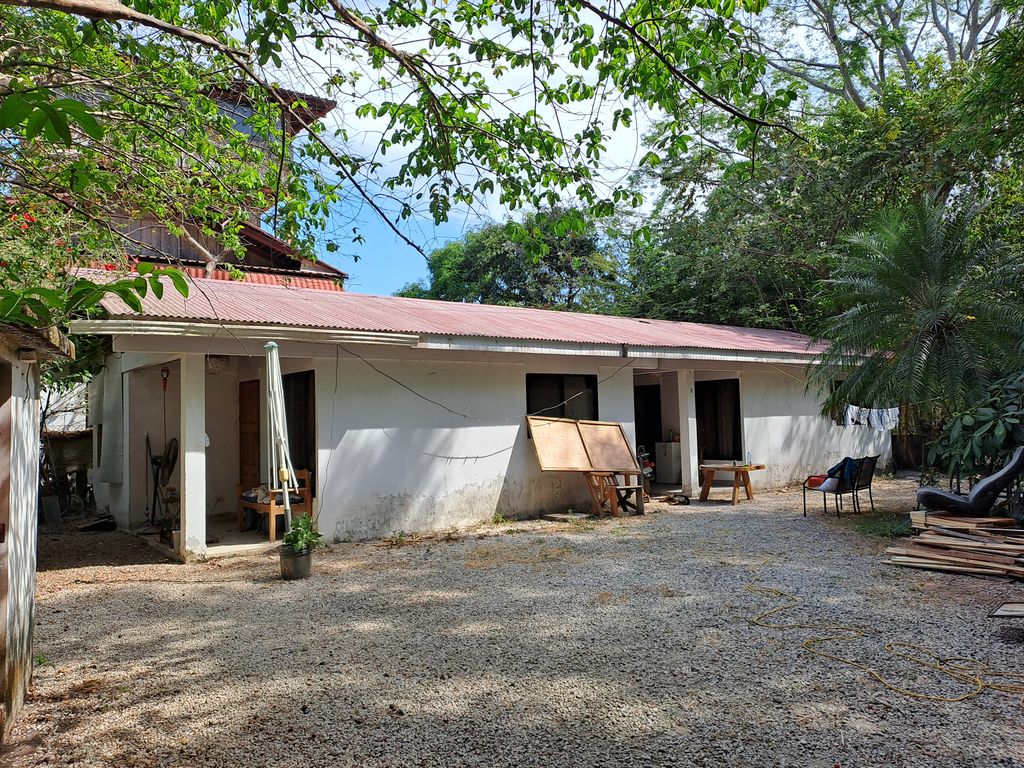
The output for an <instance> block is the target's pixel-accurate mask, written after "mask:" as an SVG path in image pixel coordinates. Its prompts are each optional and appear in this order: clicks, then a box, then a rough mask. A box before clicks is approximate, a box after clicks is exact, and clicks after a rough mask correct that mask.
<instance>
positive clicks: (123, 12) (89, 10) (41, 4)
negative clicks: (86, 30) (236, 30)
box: [0, 0, 246, 55]
mask: <svg viewBox="0 0 1024 768" xmlns="http://www.w3.org/2000/svg"><path fill="white" fill-rule="evenodd" d="M0 4H2V5H13V6H16V7H20V8H36V9H39V10H47V11H60V12H61V13H67V14H70V15H73V16H82V17H84V18H86V19H96V20H97V21H131V22H135V23H136V24H141V25H142V26H144V27H149V28H150V29H156V30H159V31H160V32H166V33H167V34H169V35H173V36H174V37H177V38H180V39H182V40H187V41H189V42H192V43H197V44H199V45H202V46H203V47H205V48H212V49H214V50H216V51H219V52H220V53H231V54H234V55H246V54H244V53H243V52H242V51H239V50H236V49H234V48H232V47H231V46H229V45H227V44H226V43H222V42H221V41H220V40H218V39H217V38H215V37H211V36H210V35H207V34H204V33H203V32H196V31H195V30H193V29H188V28H186V27H181V26H178V25H177V24H172V23H171V22H169V21H164V20H163V19H158V18H157V17H156V16H151V15H150V14H148V13H142V12H141V11H136V10H135V9H134V8H129V7H128V6H127V5H124V4H122V3H120V2H118V0H0Z"/></svg>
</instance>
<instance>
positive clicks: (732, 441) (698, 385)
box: [693, 379, 743, 461]
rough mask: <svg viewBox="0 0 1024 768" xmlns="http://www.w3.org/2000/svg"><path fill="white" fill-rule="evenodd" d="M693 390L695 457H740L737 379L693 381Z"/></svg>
mask: <svg viewBox="0 0 1024 768" xmlns="http://www.w3.org/2000/svg"><path fill="white" fill-rule="evenodd" d="M693 392H694V400H695V405H696V408H697V460H698V461H731V460H734V459H736V460H740V459H742V458H743V424H742V422H741V420H740V380H739V379H720V380H718V381H697V382H694V387H693Z"/></svg>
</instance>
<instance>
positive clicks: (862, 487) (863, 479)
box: [853, 456, 879, 514]
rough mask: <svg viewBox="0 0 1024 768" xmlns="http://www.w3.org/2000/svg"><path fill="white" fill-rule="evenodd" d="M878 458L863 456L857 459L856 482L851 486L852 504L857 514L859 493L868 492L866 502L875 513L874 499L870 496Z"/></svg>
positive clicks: (858, 510)
mask: <svg viewBox="0 0 1024 768" xmlns="http://www.w3.org/2000/svg"><path fill="white" fill-rule="evenodd" d="M878 459H879V457H878V456H865V457H864V458H862V459H857V462H858V464H859V467H858V470H857V480H856V482H854V484H853V504H854V508H855V509H856V511H857V513H858V514H860V492H861V491H867V492H868V501H869V502H870V503H871V511H872V512H874V511H875V497H874V496H873V495H872V494H871V483H872V481H873V480H874V479H875V469H877V468H878Z"/></svg>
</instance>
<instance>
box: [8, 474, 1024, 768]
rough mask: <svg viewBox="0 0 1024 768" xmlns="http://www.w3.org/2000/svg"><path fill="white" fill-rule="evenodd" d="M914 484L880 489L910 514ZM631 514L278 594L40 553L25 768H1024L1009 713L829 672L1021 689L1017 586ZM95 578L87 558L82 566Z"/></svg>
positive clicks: (818, 543) (484, 541) (729, 525)
mask: <svg viewBox="0 0 1024 768" xmlns="http://www.w3.org/2000/svg"><path fill="white" fill-rule="evenodd" d="M912 491H913V484H912V483H908V482H905V481H894V480H888V481H884V482H882V483H881V485H880V487H879V488H878V492H877V493H876V500H877V501H879V502H880V505H881V506H882V507H883V508H888V509H891V510H907V509H909V507H910V499H911V495H912ZM655 508H656V510H657V514H652V515H648V516H645V517H643V518H629V519H621V520H605V521H601V522H597V523H582V524H568V525H561V526H559V525H554V524H548V523H539V522H531V523H515V524H507V525H501V526H488V527H487V528H486V529H481V530H480V531H476V532H473V533H471V534H465V535H462V536H460V537H453V538H452V539H451V540H444V539H435V540H429V541H414V542H412V543H404V542H400V543H401V544H402V545H401V546H396V545H394V543H393V544H392V545H391V546H388V545H386V544H383V543H379V544H376V545H374V544H361V545H336V546H332V547H330V548H327V549H325V550H323V551H321V552H318V554H317V558H316V563H315V574H314V577H313V578H312V579H311V580H309V581H308V582H302V583H294V582H292V583H285V582H282V581H280V580H279V579H277V578H276V570H277V561H276V558H274V557H272V556H264V557H258V558H246V559H236V560H230V561H220V562H214V563H210V564H206V565H199V566H193V567H184V566H177V565H172V564H168V563H163V562H160V561H159V559H158V556H157V555H155V554H154V553H153V552H151V551H150V550H148V549H147V548H145V547H144V546H143V545H141V544H139V543H137V542H136V541H135V540H134V539H132V538H131V537H129V536H126V535H123V534H91V535H85V534H68V533H65V534H63V535H54V534H52V533H45V532H44V535H43V536H42V539H41V545H40V549H41V567H42V571H41V573H40V575H39V590H38V591H39V610H38V628H37V650H38V652H39V653H41V654H42V655H43V656H44V657H45V661H44V662H43V663H42V664H41V665H40V666H38V667H37V669H36V676H35V684H34V688H33V691H32V694H31V697H30V700H29V702H28V704H27V705H26V709H25V710H24V712H23V717H22V719H21V720H20V721H19V723H18V724H17V726H16V728H15V732H14V738H13V742H14V743H13V746H12V749H11V752H10V753H9V754H8V755H7V756H6V758H7V764H8V765H11V766H12V768H13V767H20V766H30V765H32V766H35V765H47V766H118V767H119V768H121V767H125V768H131V767H132V766H182V767H184V766H189V767H196V768H198V767H201V766H202V767H205V766H239V765H243V766H293V765H294V766H370V767H373V766H487V767H488V768H490V767H492V766H587V767H588V768H589V767H591V766H661V765H681V766H685V765H692V766H724V765H740V766H755V765H772V766H823V767H824V768H834V766H837V765H838V766H841V767H842V768H846V767H847V766H887V767H891V766H931V767H942V766H949V767H950V768H953V767H954V766H956V767H957V768H962V767H963V766H1006V765H1013V766H1018V765H1021V766H1024V728H1022V725H1024V710H1022V709H1021V707H1020V703H1019V698H1020V697H1019V696H1013V695H1010V694H1007V693H1002V692H998V691H991V690H989V691H986V692H984V693H983V694H982V695H980V696H978V697H976V698H973V699H971V700H969V701H965V702H962V703H955V704H954V703H941V702H931V701H921V700H917V699H912V698H907V697H905V696H902V695H899V694H897V693H895V692H893V691H891V690H889V689H887V688H885V687H883V686H882V685H881V684H879V683H878V682H877V681H875V680H874V679H872V678H871V677H870V676H868V675H867V674H866V673H865V672H864V671H862V670H859V669H855V668H852V667H849V666H844V665H842V664H839V663H837V662H835V661H833V660H829V659H825V658H821V657H818V656H814V655H812V654H810V653H808V652H807V651H806V650H804V649H803V648H802V647H801V643H802V642H803V641H804V640H807V639H810V638H814V637H822V636H825V635H827V634H828V632H827V631H826V632H823V631H821V630H808V629H768V628H762V627H758V626H754V625H752V624H751V623H750V622H749V621H748V619H749V618H750V617H752V616H755V615H757V614H758V613H760V612H762V611H765V610H768V609H770V608H773V607H775V606H777V605H780V604H782V603H783V602H784V601H782V600H779V599H777V598H772V597H770V596H766V595H763V594H755V593H752V592H749V591H746V589H745V587H746V586H747V585H748V584H749V583H750V582H751V581H752V579H757V584H759V585H762V586H766V587H774V588H778V589H781V590H784V591H786V592H789V593H793V594H795V595H797V596H798V597H799V598H800V600H801V603H800V605H799V606H798V607H797V608H795V609H793V610H792V611H788V612H786V613H783V614H777V615H775V616H773V617H771V619H770V621H773V622H778V623H827V624H833V625H834V624H843V625H854V626H858V627H863V628H865V629H866V630H868V631H869V632H870V633H871V634H870V635H869V636H868V637H866V638H863V639H859V640H856V641H854V642H849V643H828V644H826V645H825V646H824V648H823V649H824V650H827V651H829V652H833V653H836V654H840V655H845V656H847V657H850V658H854V659H856V660H858V661H860V662H863V663H866V664H869V665H871V666H873V667H876V668H877V669H878V670H879V671H880V672H881V673H883V674H885V675H888V676H890V677H891V679H892V680H893V681H894V682H896V683H899V684H902V685H906V686H913V687H915V688H916V689H919V690H924V691H930V692H933V693H945V694H947V695H949V694H959V693H963V692H965V691H966V690H968V689H969V686H965V685H963V684H961V683H956V682H955V681H952V680H949V679H948V678H944V677H941V676H938V675H937V674H935V673H934V672H931V671H929V670H927V669H924V668H921V667H914V666H912V665H910V664H908V663H906V662H904V661H901V660H899V659H896V658H894V657H892V656H889V655H887V654H886V653H885V652H884V651H883V650H882V645H883V644H884V643H885V642H888V641H911V642H914V643H919V644H921V645H923V646H926V647H928V648H932V649H935V650H937V651H940V652H942V653H945V654H948V655H956V654H966V655H971V656H974V657H975V658H978V659H982V660H984V661H986V662H987V663H989V664H990V665H991V666H992V667H993V668H997V669H1005V670H1014V669H1019V668H1020V661H1021V651H1022V650H1024V622H1018V623H1014V622H1013V621H1005V620H1004V621H1003V622H999V621H997V620H994V619H988V618H986V614H987V613H988V611H989V610H990V609H991V607H992V606H993V605H994V604H996V603H997V602H999V601H1000V600H1003V599H1009V598H1013V597H1016V598H1017V599H1020V597H1021V589H1020V587H1019V586H1018V585H1014V584H1007V583H1003V582H994V581H986V580H981V579H972V578H969V577H962V576H951V575H945V574H929V573H926V572H922V571H909V570H906V571H905V570H897V569H895V568H893V567H892V566H888V565H885V564H883V563H882V559H883V556H882V550H883V549H884V547H885V546H886V541H885V540H884V539H881V538H877V537H869V536H866V535H863V534H860V533H857V532H856V531H855V530H854V529H853V527H852V523H851V522H850V521H847V520H846V519H845V518H844V520H843V521H839V522H837V521H836V519H835V518H834V517H830V518H826V517H824V516H823V515H822V513H821V512H820V508H816V509H815V513H814V514H812V515H811V516H809V517H807V518H804V517H802V516H801V514H800V495H799V493H798V492H797V493H795V494H794V493H792V492H790V493H776V494H765V495H763V496H761V497H760V498H758V499H757V501H756V503H753V504H749V503H748V504H741V505H740V506H738V507H730V506H727V505H724V504H708V505H694V506H690V507H665V506H660V507H659V506H657V505H655ZM98 552H102V553H104V554H106V555H107V558H106V562H104V558H100V557H97V553H98Z"/></svg>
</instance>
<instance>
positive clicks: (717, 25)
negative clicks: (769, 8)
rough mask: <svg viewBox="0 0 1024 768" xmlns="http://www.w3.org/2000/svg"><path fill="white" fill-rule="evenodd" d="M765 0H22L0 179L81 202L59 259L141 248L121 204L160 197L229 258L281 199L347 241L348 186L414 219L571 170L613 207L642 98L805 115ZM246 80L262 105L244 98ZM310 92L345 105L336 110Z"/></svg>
mask: <svg viewBox="0 0 1024 768" xmlns="http://www.w3.org/2000/svg"><path fill="white" fill-rule="evenodd" d="M762 7H763V0H741V2H740V3H736V2H735V0H727V1H720V0H672V2H670V3H668V4H666V3H658V4H657V5H652V4H650V3H649V2H646V1H644V2H629V3H621V4H614V5H611V6H603V5H597V4H594V3H591V2H589V0H543V1H537V0H531V1H530V2H527V1H526V0H512V1H511V2H506V3H502V4H494V3H492V2H490V1H489V0H458V1H457V2H452V3H431V2H409V1H408V0H401V1H400V2H399V1H398V0H393V1H392V2H388V3H383V4H378V5H375V6H372V7H370V8H368V9H363V10H360V9H357V8H356V7H354V6H349V5H346V4H344V3H342V2H340V0H302V1H301V2H296V3H285V4H282V3H278V2H269V0H257V1H256V2H251V1H250V2H245V3H242V2H238V1H237V0H202V1H201V2H190V3H187V4H182V3H178V2H174V1H173V0H171V1H170V2H164V1H163V0H158V1H157V2H149V1H147V2H134V3H130V4H124V3H120V2H117V1H116V0H113V1H110V0H25V1H24V2H8V3H5V4H3V5H2V6H0V98H2V99H3V101H2V103H0V131H2V134H0V138H2V142H0V174H2V181H0V183H2V184H3V185H4V187H5V194H6V195H7V206H8V207H9V209H10V211H11V212H12V213H26V212H27V213H30V214H31V215H33V216H36V217H37V218H44V217H45V218H46V220H47V221H48V222H57V221H59V222H60V223H61V227H62V228H63V230H62V234H63V235H65V236H62V237H59V238H54V242H56V240H57V239H60V240H61V241H62V242H63V243H65V245H63V246H55V248H56V249H57V250H51V251H48V252H47V253H46V254H45V257H46V258H49V259H50V260H52V261H53V262H54V263H55V265H56V266H58V267H61V266H66V264H67V262H68V261H69V259H72V260H73V258H74V257H78V256H83V255H84V258H87V259H91V260H95V259H96V258H97V257H98V258H100V259H101V260H104V259H107V258H111V259H113V258H114V257H117V256H119V255H123V254H124V251H125V248H124V245H125V242H126V241H129V242H130V239H131V234H130V227H129V228H126V227H123V226H112V225H111V222H112V221H116V220H117V219H118V218H119V217H121V216H123V215H127V216H128V217H129V218H131V219H140V218H153V219H155V220H156V221H158V222H159V223H160V224H161V225H163V226H164V227H166V228H167V230H168V231H169V232H170V233H171V234H173V235H174V236H176V237H184V238H186V239H189V240H190V242H191V243H192V244H193V245H195V246H196V247H197V248H199V249H200V250H201V251H203V252H204V254H205V255H206V257H207V259H208V261H210V262H216V261H217V260H218V259H219V258H220V257H221V256H222V254H223V253H224V252H230V251H237V250H238V249H239V248H240V243H239V240H238V232H239V229H240V227H241V226H242V225H243V223H244V222H245V221H246V220H251V219H252V217H254V216H258V215H259V214H260V212H262V211H265V210H270V211H271V213H270V215H269V216H268V217H267V221H268V222H269V225H270V226H271V227H272V228H273V229H274V231H275V233H276V234H278V235H279V236H281V237H283V238H285V239H286V240H288V241H290V242H292V243H293V244H295V245H297V246H298V247H300V248H305V249H306V250H307V252H309V253H312V252H313V239H314V238H320V239H321V240H322V241H324V243H323V244H324V245H325V247H326V248H327V250H328V251H337V250H340V249H343V248H344V247H345V245H346V240H347V239H356V240H358V239H360V238H361V237H362V235H361V233H360V232H359V230H358V227H355V228H353V229H352V230H350V231H348V232H346V233H344V234H342V233H340V232H325V231H324V229H325V227H326V226H327V222H328V220H329V214H330V213H331V210H332V208H334V207H337V206H338V205H339V204H344V205H348V206H356V205H362V206H365V207H368V208H369V209H370V210H372V211H373V212H375V213H376V214H377V215H379V216H380V217H382V218H383V220H384V221H386V222H387V223H388V224H389V225H390V226H392V227H393V228H394V230H395V232H396V233H398V235H399V236H400V237H403V238H406V239H407V240H409V238H408V236H407V235H406V233H405V230H404V228H403V226H402V221H403V220H405V219H408V218H410V217H413V216H416V215H426V216H429V217H430V218H432V219H433V220H434V221H435V222H442V221H444V220H446V219H447V218H448V216H449V215H450V213H451V211H452V209H453V207H459V206H461V207H465V206H473V205H477V204H480V203H481V201H482V200H484V199H486V198H488V197H490V196H492V195H493V196H494V197H496V199H497V201H498V202H499V203H500V204H501V205H503V206H505V207H507V208H508V209H516V208H519V207H522V206H539V205H553V204H557V203H558V202H559V201H560V200H561V198H562V196H563V195H565V194H571V195H572V196H573V197H574V198H576V199H577V200H578V201H579V203H580V205H582V206H583V207H584V208H586V209H587V210H588V211H589V212H590V213H593V214H598V215H599V214H602V213H608V212H610V211H611V210H612V209H614V207H615V206H616V205H618V204H622V203H634V202H637V200H638V197H637V195H636V194H635V192H634V191H633V190H632V189H631V188H630V187H629V185H628V184H626V183H607V182H605V181H604V180H603V179H602V178H601V176H600V173H599V171H600V169H601V163H602V161H603V158H604V154H605V151H606V147H607V144H608V142H609V140H610V137H611V136H612V134H613V133H615V132H616V131H625V130H634V128H633V121H634V116H635V115H636V114H637V112H638V111H654V112H657V113H659V114H667V115H672V116H673V117H672V119H671V120H670V121H668V122H667V123H666V128H665V131H666V136H667V137H669V138H667V139H666V142H667V144H666V145H667V146H668V145H671V144H673V143H682V144H685V143H686V142H688V141H689V140H690V137H691V135H692V133H693V130H692V129H693V126H694V120H695V115H697V114H698V112H706V111H710V112H711V113H714V114H716V115H719V116H720V117H721V121H722V125H723V126H725V130H726V131H727V132H729V133H730V135H731V136H732V137H733V138H734V139H735V140H736V141H738V142H747V143H749V142H750V141H751V137H752V135H753V133H754V132H755V131H757V130H760V129H763V128H767V127H771V126H780V130H787V129H786V128H785V119H786V116H785V107H786V105H787V104H788V103H789V101H790V99H791V98H792V94H791V93H790V92H789V91H788V89H785V88H771V87H768V86H767V85H766V83H765V82H764V81H763V80H762V76H763V74H764V71H765V70H764V66H765V65H764V62H763V60H762V59H760V58H759V57H757V56H751V55H750V53H749V51H748V50H747V49H746V46H745V38H744V30H743V26H742V25H741V24H740V22H739V20H738V16H739V15H740V14H741V13H756V12H758V11H760V10H761V9H762ZM225 93H231V94H234V95H235V96H236V97H237V98H236V99H235V102H236V103H238V101H239V100H241V102H242V103H244V105H245V107H246V109H245V110H243V111H242V112H236V113H234V114H232V113H231V112H229V111H228V112H226V111H225V110H224V109H223V98H222V96H223V94H225ZM304 93H305V94H310V96H312V97H316V98H323V99H329V100H333V101H335V102H337V103H338V104H339V105H340V106H339V114H338V115H337V116H336V117H332V118H330V119H328V120H321V119H319V118H320V117H321V115H319V114H316V113H315V111H311V110H310V109H309V108H308V107H309V104H308V103H306V102H308V101H309V99H308V98H307V97H306V96H304V95H303V94H304ZM741 104H742V106H740V105H741ZM296 130H299V131H302V132H303V134H304V138H302V139H301V140H298V141H293V140H292V134H293V133H294V132H295V131H296ZM654 158H655V154H654V153H653V151H652V153H651V157H650V158H649V159H648V162H654V161H655V160H654ZM8 229H9V231H7V232H6V233H5V235H6V238H7V240H8V241H10V240H13V239H17V238H19V237H20V236H21V235H20V233H21V230H20V229H19V228H14V229H10V228H8ZM208 240H212V241H213V242H214V245H213V246H208V245H207V241H208ZM409 242H411V240H409ZM67 243H71V244H70V245H67ZM68 247H70V248H71V249H72V250H71V251H70V252H68V251H67V248H68ZM61 249H63V250H61Z"/></svg>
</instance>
